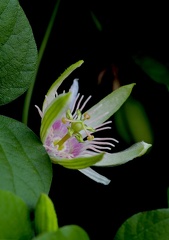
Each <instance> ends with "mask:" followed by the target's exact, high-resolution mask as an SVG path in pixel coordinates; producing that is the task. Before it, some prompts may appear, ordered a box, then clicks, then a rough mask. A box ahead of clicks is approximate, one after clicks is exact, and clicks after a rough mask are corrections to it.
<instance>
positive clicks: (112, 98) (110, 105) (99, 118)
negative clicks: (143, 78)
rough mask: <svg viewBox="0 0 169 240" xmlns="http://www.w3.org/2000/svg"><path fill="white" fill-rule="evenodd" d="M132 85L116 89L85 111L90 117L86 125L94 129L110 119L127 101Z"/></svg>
mask: <svg viewBox="0 0 169 240" xmlns="http://www.w3.org/2000/svg"><path fill="white" fill-rule="evenodd" d="M134 85H135V84H128V85H125V86H122V87H120V88H118V89H117V90H115V91H113V92H112V93H110V94H109V95H108V96H106V97H105V98H103V99H102V100H101V101H100V102H99V103H97V104H96V105H94V106H93V107H92V108H90V109H89V110H88V111H86V112H87V113H88V114H89V115H90V117H91V118H90V119H89V120H87V121H86V124H87V125H88V126H90V127H93V128H96V127H97V126H99V125H100V124H102V123H103V122H105V121H106V120H107V119H108V118H110V117H111V116H112V115H113V114H114V113H115V112H116V111H117V110H118V109H119V108H120V107H121V105H122V104H123V103H124V102H125V101H126V100H127V98H128V97H129V95H130V93H131V91H132V88H133V86H134Z"/></svg>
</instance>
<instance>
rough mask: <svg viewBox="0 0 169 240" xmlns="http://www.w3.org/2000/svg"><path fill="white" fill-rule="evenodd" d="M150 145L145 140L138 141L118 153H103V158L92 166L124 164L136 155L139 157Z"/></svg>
mask: <svg viewBox="0 0 169 240" xmlns="http://www.w3.org/2000/svg"><path fill="white" fill-rule="evenodd" d="M150 147H151V144H148V143H145V142H138V143H135V144H133V145H132V146H131V147H129V148H127V149H126V150H124V151H121V152H118V153H112V154H110V153H105V154H104V156H103V159H102V160H101V161H100V162H98V163H96V164H94V166H100V167H104V166H105V167H106V166H107V167H108V166H112V167H113V166H117V165H121V164H124V163H126V162H128V161H131V160H133V159H134V158H136V157H140V156H142V155H143V154H145V153H146V152H147V150H148V149H149V148H150Z"/></svg>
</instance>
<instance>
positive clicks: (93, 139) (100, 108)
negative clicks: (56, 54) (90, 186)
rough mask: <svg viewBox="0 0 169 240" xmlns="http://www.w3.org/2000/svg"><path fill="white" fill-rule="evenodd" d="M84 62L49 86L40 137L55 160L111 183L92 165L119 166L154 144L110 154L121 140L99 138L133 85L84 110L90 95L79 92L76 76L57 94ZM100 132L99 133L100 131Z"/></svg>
mask: <svg viewBox="0 0 169 240" xmlns="http://www.w3.org/2000/svg"><path fill="white" fill-rule="evenodd" d="M82 63H83V61H78V62H77V63H75V64H73V65H71V66H70V67H69V68H68V69H67V70H66V71H65V72H64V73H63V74H62V75H61V76H60V77H59V78H58V79H57V80H56V81H55V82H54V84H53V85H52V86H51V88H50V89H49V91H48V93H47V95H46V97H45V100H44V103H43V107H42V110H40V109H39V107H37V106H36V107H37V109H38V111H39V114H40V116H41V118H42V122H41V129H40V137H41V140H42V142H43V145H44V147H45V149H46V151H47V153H48V155H49V157H50V159H51V161H52V162H53V163H57V164H60V165H62V166H64V167H66V168H70V169H78V170H79V171H80V172H82V173H83V174H85V175H87V176H88V177H90V178H91V179H93V180H95V181H96V182H99V183H103V184H105V185H107V184H109V182H110V180H109V179H107V178H106V177H104V176H102V175H100V174H99V173H97V172H95V171H94V170H93V169H92V168H90V166H102V167H104V166H116V165H119V164H123V163H126V162H128V161H130V160H132V159H134V158H135V157H139V156H141V155H143V154H144V153H145V152H146V151H147V149H148V148H149V147H150V146H151V145H150V144H147V143H145V142H139V143H136V144H134V145H132V146H131V147H130V148H128V149H126V150H124V151H122V152H118V153H110V150H111V149H112V147H114V146H115V143H117V142H118V141H117V140H116V139H114V138H110V137H97V136H95V135H96V132H100V131H105V135H106V130H108V129H111V121H106V120H107V119H109V118H110V117H111V116H112V115H113V114H114V112H116V111H117V110H118V109H119V108H120V106H121V105H122V104H123V103H124V102H125V101H126V99H127V98H128V96H129V95H130V93H131V90H132V88H133V86H134V84H129V85H126V86H123V87H121V88H119V89H117V90H116V91H114V92H112V93H111V94H109V95H108V96H107V97H105V98H104V99H102V100H101V101H100V102H99V103H98V104H96V105H95V106H93V107H92V108H91V109H89V110H87V111H84V109H86V107H87V103H88V101H89V100H90V98H91V96H89V97H87V98H85V97H84V96H83V95H82V96H81V95H80V93H78V90H79V86H78V80H77V79H75V80H74V81H73V84H72V86H71V88H70V89H69V91H68V92H67V93H66V92H65V91H64V92H63V93H61V94H58V88H59V86H60V85H61V83H62V82H63V81H64V80H65V78H66V77H68V75H69V74H70V73H71V72H72V71H74V70H75V69H76V68H77V67H80V66H81V64H82ZM97 135H99V133H98V134H97Z"/></svg>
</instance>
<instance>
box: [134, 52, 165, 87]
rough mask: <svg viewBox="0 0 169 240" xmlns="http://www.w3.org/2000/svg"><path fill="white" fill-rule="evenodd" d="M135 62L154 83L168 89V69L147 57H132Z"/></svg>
mask: <svg viewBox="0 0 169 240" xmlns="http://www.w3.org/2000/svg"><path fill="white" fill-rule="evenodd" d="M133 58H134V60H135V62H136V63H137V64H138V65H139V66H140V68H141V69H142V70H143V71H144V72H145V73H146V74H147V75H148V76H149V77H150V78H152V79H153V80H154V81H156V82H158V83H161V84H165V85H166V86H167V87H168V89H169V69H168V68H167V67H166V66H165V65H163V64H162V63H160V62H159V61H157V60H156V59H154V58H152V57H149V56H142V57H139V56H134V57H133Z"/></svg>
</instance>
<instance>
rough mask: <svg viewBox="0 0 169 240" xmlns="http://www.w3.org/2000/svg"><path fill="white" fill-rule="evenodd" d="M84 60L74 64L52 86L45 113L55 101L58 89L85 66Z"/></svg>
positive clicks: (44, 107) (45, 105)
mask: <svg viewBox="0 0 169 240" xmlns="http://www.w3.org/2000/svg"><path fill="white" fill-rule="evenodd" d="M83 62H84V61H83V60H79V61H78V62H76V63H74V64H72V65H71V66H70V67H68V68H67V69H66V70H65V71H64V72H63V73H62V74H61V75H60V77H59V78H58V79H57V80H56V81H55V82H54V83H53V84H52V86H51V87H50V89H49V90H48V92H47V95H46V96H47V98H45V100H44V102H43V108H42V109H43V112H44V111H45V110H46V108H48V107H47V106H48V105H49V104H50V103H51V102H52V101H53V99H54V96H55V94H56V91H57V89H58V88H59V87H60V85H61V84H62V82H63V81H64V80H65V79H66V78H67V77H68V76H69V75H70V74H71V73H72V72H73V71H74V70H75V69H76V68H78V67H80V66H81V65H82V64H83Z"/></svg>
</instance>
